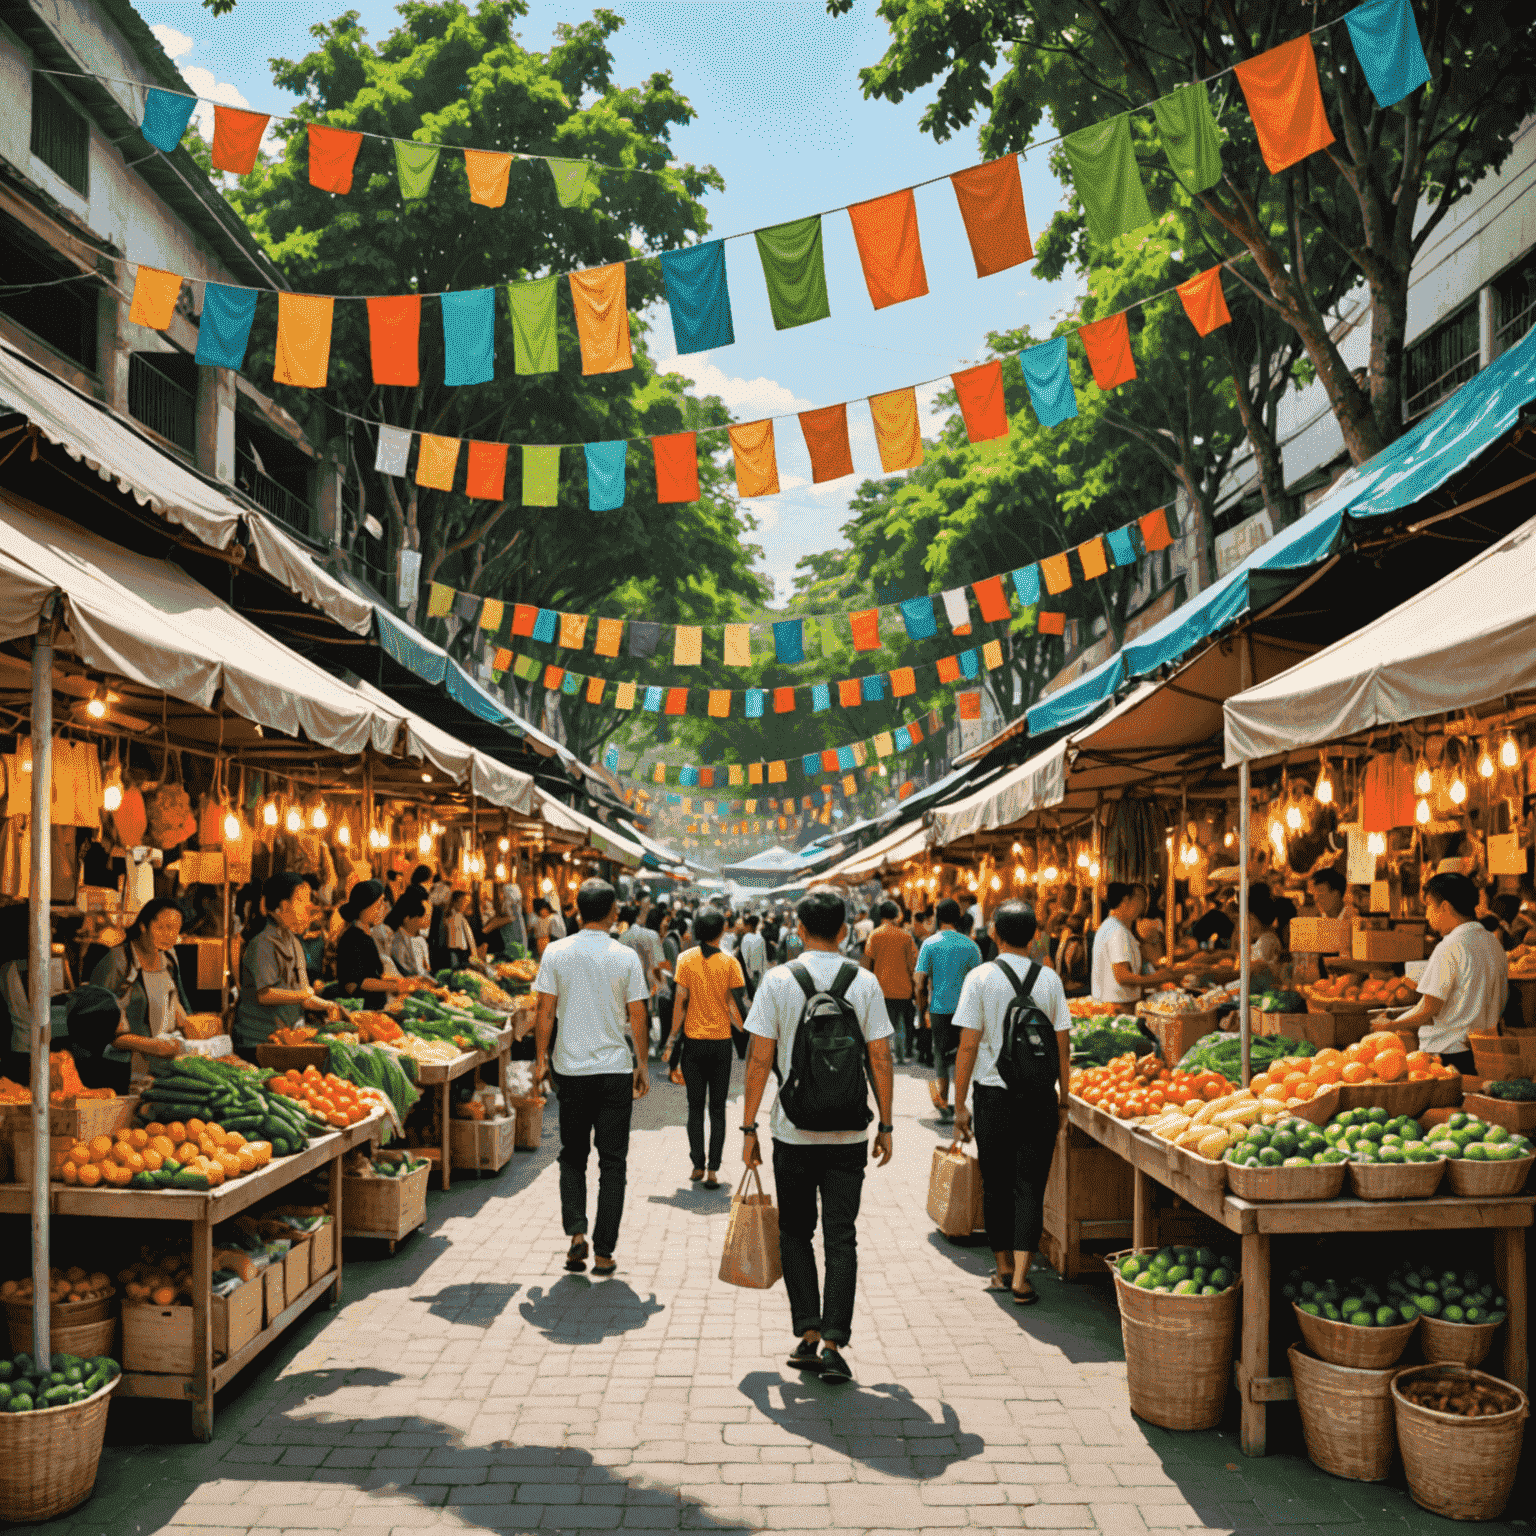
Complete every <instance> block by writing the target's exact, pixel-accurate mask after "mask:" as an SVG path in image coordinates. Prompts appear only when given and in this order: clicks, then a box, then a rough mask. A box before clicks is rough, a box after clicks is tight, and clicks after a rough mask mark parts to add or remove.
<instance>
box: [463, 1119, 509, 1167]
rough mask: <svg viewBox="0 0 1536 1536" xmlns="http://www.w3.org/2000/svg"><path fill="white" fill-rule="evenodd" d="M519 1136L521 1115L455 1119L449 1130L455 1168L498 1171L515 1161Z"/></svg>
mask: <svg viewBox="0 0 1536 1536" xmlns="http://www.w3.org/2000/svg"><path fill="white" fill-rule="evenodd" d="M516 1138H517V1117H516V1116H515V1115H503V1116H502V1117H501V1118H500V1119H499V1120H454V1121H452V1122H451V1123H450V1127H449V1131H448V1149H449V1151H450V1152H451V1153H452V1155H453V1166H454V1167H455V1168H471V1169H474V1170H475V1171H476V1172H479V1173H495V1172H497V1171H498V1170H499V1169H501V1168H504V1167H506V1165H507V1164H508V1163H509V1162H511V1160H512V1151H513V1145H514V1142H515V1141H516Z"/></svg>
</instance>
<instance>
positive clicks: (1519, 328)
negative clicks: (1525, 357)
mask: <svg viewBox="0 0 1536 1536" xmlns="http://www.w3.org/2000/svg"><path fill="white" fill-rule="evenodd" d="M1533 322H1536V251H1533V252H1531V253H1530V254H1529V255H1528V256H1527V257H1526V258H1525V260H1524V261H1523V262H1521V263H1520V265H1519V266H1518V267H1512V268H1511V269H1510V270H1509V271H1508V272H1506V273H1505V274H1504V275H1503V276H1502V277H1500V278H1498V279H1496V280H1495V282H1494V285H1493V355H1494V356H1495V357H1497V356H1498V355H1499V354H1500V353H1501V352H1507V351H1509V349H1510V348H1511V347H1512V346H1514V344H1515V343H1516V342H1517V341H1519V340H1520V338H1521V337H1522V336H1524V335H1525V333H1526V332H1527V331H1528V330H1530V328H1531V325H1532V323H1533Z"/></svg>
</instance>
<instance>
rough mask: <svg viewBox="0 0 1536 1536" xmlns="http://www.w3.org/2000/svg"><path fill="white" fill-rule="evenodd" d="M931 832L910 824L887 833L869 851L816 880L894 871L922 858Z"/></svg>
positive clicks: (847, 878) (848, 860)
mask: <svg viewBox="0 0 1536 1536" xmlns="http://www.w3.org/2000/svg"><path fill="white" fill-rule="evenodd" d="M928 837H929V833H928V829H927V828H926V827H924V826H921V825H915V824H914V823H912V822H910V821H908V822H903V823H902V825H901V826H899V827H896V828H894V829H893V830H891V831H890V832H887V833H886V834H885V836H884V837H882V838H880V839H879V840H878V841H877V842H873V843H871V844H870V845H869V847H868V848H865V849H863V850H862V851H861V852H859V853H856V854H854V855H853V857H852V858H849V859H844V860H843V862H842V863H841V864H834V865H833V866H832V868H831V869H829V870H826V871H825V872H824V873H822V874H820V875H818V876H817V879H818V880H856V879H858V878H859V876H861V875H874V874H878V873H879V872H880V871H881V870H883V869H893V868H896V867H897V866H899V865H902V864H905V863H906V862H907V860H908V859H915V858H918V857H919V856H921V855H922V854H923V853H924V852H926V851H927V848H928Z"/></svg>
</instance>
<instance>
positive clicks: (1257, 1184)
mask: <svg viewBox="0 0 1536 1536" xmlns="http://www.w3.org/2000/svg"><path fill="white" fill-rule="evenodd" d="M1345 1166H1346V1165H1345V1164H1343V1163H1313V1164H1311V1165H1310V1166H1309V1167H1306V1168H1245V1167H1244V1166H1243V1165H1242V1164H1241V1163H1228V1164H1227V1188H1228V1189H1230V1190H1231V1191H1232V1193H1233V1194H1234V1195H1236V1196H1237V1197H1238V1199H1240V1200H1333V1199H1336V1198H1337V1197H1338V1194H1339V1192H1340V1191H1341V1190H1342V1189H1343V1188H1344V1174H1345Z"/></svg>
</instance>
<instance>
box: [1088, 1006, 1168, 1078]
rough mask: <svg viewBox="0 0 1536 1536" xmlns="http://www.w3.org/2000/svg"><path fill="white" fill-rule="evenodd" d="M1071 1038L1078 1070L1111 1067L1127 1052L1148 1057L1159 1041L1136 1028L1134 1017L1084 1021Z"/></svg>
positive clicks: (1109, 1016)
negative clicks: (1112, 1062)
mask: <svg viewBox="0 0 1536 1536" xmlns="http://www.w3.org/2000/svg"><path fill="white" fill-rule="evenodd" d="M1070 1038H1071V1042H1072V1065H1073V1066H1074V1067H1107V1066H1108V1065H1109V1064H1110V1062H1111V1061H1113V1060H1114V1059H1115V1057H1116V1056H1123V1055H1124V1054H1125V1053H1126V1052H1127V1051H1131V1052H1134V1053H1135V1054H1136V1055H1137V1056H1146V1055H1149V1054H1150V1053H1151V1052H1153V1051H1155V1050H1156V1049H1157V1042H1156V1041H1154V1040H1153V1039H1152V1038H1151V1037H1150V1036H1149V1035H1145V1034H1143V1033H1142V1032H1141V1030H1140V1029H1138V1028H1137V1027H1136V1019H1135V1017H1134V1015H1131V1014H1120V1015H1115V1014H1106V1015H1105V1016H1104V1017H1103V1018H1098V1019H1084V1020H1083V1021H1082V1022H1081V1023H1077V1024H1074V1025H1073V1026H1072V1034H1071V1037H1070Z"/></svg>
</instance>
